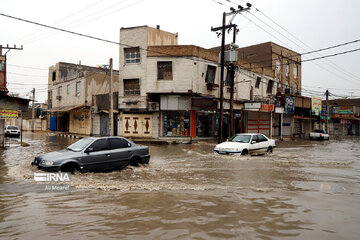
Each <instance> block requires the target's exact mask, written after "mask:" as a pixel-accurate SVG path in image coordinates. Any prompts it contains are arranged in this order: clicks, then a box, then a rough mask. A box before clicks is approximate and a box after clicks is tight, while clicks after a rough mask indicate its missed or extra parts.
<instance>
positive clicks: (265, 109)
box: [261, 104, 274, 112]
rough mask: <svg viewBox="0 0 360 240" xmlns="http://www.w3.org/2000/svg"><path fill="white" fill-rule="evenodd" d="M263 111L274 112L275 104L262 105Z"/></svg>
mask: <svg viewBox="0 0 360 240" xmlns="http://www.w3.org/2000/svg"><path fill="white" fill-rule="evenodd" d="M261 111H266V112H272V111H274V105H273V104H262V105H261Z"/></svg>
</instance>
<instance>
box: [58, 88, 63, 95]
mask: <svg viewBox="0 0 360 240" xmlns="http://www.w3.org/2000/svg"><path fill="white" fill-rule="evenodd" d="M61 95H62V87H59V88H58V96H61Z"/></svg>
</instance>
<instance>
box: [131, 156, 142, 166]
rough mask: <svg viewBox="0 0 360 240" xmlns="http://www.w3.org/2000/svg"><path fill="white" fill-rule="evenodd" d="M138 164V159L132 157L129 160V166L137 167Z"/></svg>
mask: <svg viewBox="0 0 360 240" xmlns="http://www.w3.org/2000/svg"><path fill="white" fill-rule="evenodd" d="M139 163H141V158H140V157H133V158H131V160H130V163H129V164H130V166H133V167H138V166H139Z"/></svg>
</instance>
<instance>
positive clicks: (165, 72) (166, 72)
mask: <svg viewBox="0 0 360 240" xmlns="http://www.w3.org/2000/svg"><path fill="white" fill-rule="evenodd" d="M157 72H158V80H172V79H173V76H172V62H158V63H157Z"/></svg>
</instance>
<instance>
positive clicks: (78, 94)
mask: <svg viewBox="0 0 360 240" xmlns="http://www.w3.org/2000/svg"><path fill="white" fill-rule="evenodd" d="M80 87H81V85H80V82H76V96H80V90H81V89H80Z"/></svg>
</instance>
